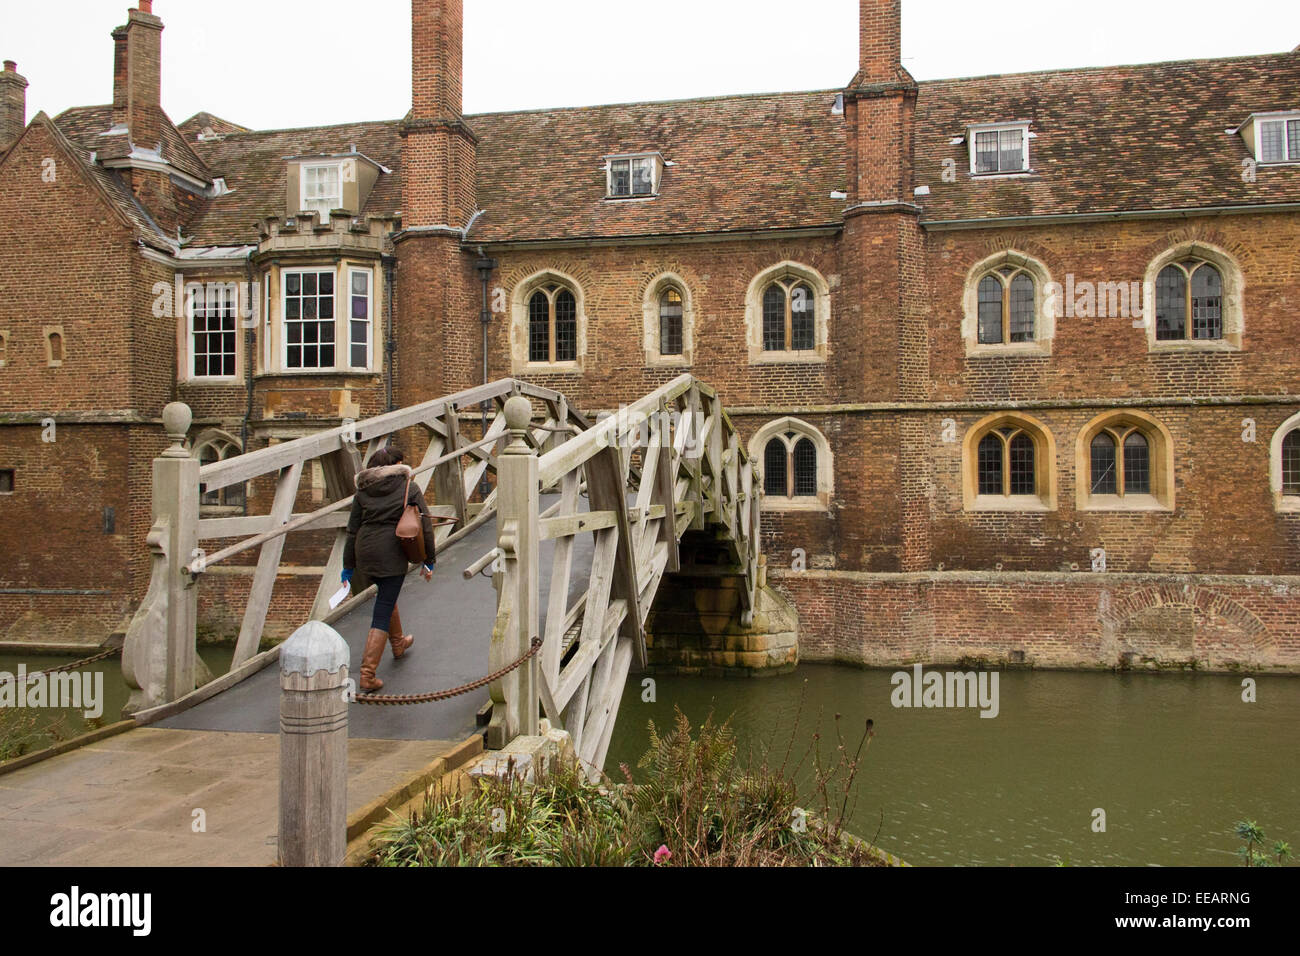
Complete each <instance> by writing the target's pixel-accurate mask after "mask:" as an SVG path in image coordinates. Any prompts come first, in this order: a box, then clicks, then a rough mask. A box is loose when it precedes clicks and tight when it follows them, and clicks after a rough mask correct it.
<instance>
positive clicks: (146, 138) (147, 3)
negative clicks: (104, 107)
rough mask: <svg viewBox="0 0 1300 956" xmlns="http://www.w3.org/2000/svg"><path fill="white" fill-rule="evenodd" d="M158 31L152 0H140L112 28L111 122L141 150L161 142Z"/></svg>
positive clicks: (160, 45)
mask: <svg viewBox="0 0 1300 956" xmlns="http://www.w3.org/2000/svg"><path fill="white" fill-rule="evenodd" d="M162 31H163V22H162V20H161V19H159V18H158V17H156V16H154V13H153V0H140V7H139V9H133V10H128V11H127V14H126V26H121V27H118V28H117V29H116V30H114V31H113V124H114V125H115V126H125V127H126V128H127V129H128V130H129V131H130V136H131V142H132V143H134V144H135V145H136V146H140V147H142V148H144V149H157V148H158V145H159V143H160V142H161V141H162V123H163V119H162Z"/></svg>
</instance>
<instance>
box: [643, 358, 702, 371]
mask: <svg viewBox="0 0 1300 956" xmlns="http://www.w3.org/2000/svg"><path fill="white" fill-rule="evenodd" d="M645 364H646V367H647V368H662V367H671V368H689V367H690V366H691V365H694V364H695V363H694V361H693V360H692V359H691V358H690V356H687V355H650V356H647V357H646V363H645Z"/></svg>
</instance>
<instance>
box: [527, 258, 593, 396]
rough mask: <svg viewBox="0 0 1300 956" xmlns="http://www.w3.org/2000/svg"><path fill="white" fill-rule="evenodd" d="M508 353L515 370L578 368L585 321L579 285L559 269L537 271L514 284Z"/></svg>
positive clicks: (584, 347)
mask: <svg viewBox="0 0 1300 956" xmlns="http://www.w3.org/2000/svg"><path fill="white" fill-rule="evenodd" d="M512 311H513V321H512V322H511V336H510V339H511V352H512V357H513V359H514V367H515V371H524V370H528V369H532V370H541V369H549V370H555V371H568V370H581V368H582V366H583V360H584V356H585V354H586V351H587V322H586V315H585V307H584V303H583V295H582V289H581V287H580V286H579V285H578V284H577V282H575V281H574V280H573V279H571V278H569V277H568V276H565V275H562V274H561V273H558V272H553V271H547V272H540V273H537V274H536V275H534V276H532V277H531V278H529V279H527V280H526V281H524V282H521V283H519V284H518V285H517V286H516V287H515V295H514V302H513V310H512Z"/></svg>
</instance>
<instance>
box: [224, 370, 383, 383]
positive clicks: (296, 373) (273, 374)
mask: <svg viewBox="0 0 1300 956" xmlns="http://www.w3.org/2000/svg"><path fill="white" fill-rule="evenodd" d="M380 374H381V373H379V372H372V371H369V370H368V369H360V368H293V369H283V370H280V369H276V370H274V371H270V372H258V373H257V374H256V375H254V376H253V378H254V379H255V380H256V379H264V378H286V377H294V378H298V377H306V376H312V375H314V376H317V377H318V378H319V377H321V376H335V377H339V376H352V377H360V376H367V375H368V376H371V377H378V376H379V375H380ZM234 381H243V379H235V380H234Z"/></svg>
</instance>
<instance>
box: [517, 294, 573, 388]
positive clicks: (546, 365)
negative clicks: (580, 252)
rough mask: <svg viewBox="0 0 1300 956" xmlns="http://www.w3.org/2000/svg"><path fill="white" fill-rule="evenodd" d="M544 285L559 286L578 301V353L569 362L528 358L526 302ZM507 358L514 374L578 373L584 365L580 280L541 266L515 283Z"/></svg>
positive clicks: (527, 311) (527, 309)
mask: <svg viewBox="0 0 1300 956" xmlns="http://www.w3.org/2000/svg"><path fill="white" fill-rule="evenodd" d="M547 285H559V286H563V287H564V288H566V289H568V290H569V292H570V293H572V294H573V298H574V300H575V302H576V304H577V316H576V320H577V353H576V358H575V360H574V361H572V362H533V361H531V360H530V359H529V351H528V333H529V308H528V303H529V301H530V300H531V299H532V296H533V293H534V292H536V291H538V289H540V288H542V287H543V286H547ZM510 361H511V368H512V371H513V373H514V374H521V373H526V372H541V373H581V372H582V371H583V370H584V369H585V368H586V364H587V297H586V294H585V293H584V292H583V288H582V285H581V283H579V282H578V280H577V279H575V278H574V277H573V276H571V275H568V274H567V273H564V272H561V271H559V270H558V269H541V270H539V271H537V272H534V273H533V274H532V275H530V276H528V278H526V279H523V280H522V281H520V282H517V283H515V288H514V294H513V295H512V296H511V302H510Z"/></svg>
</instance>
